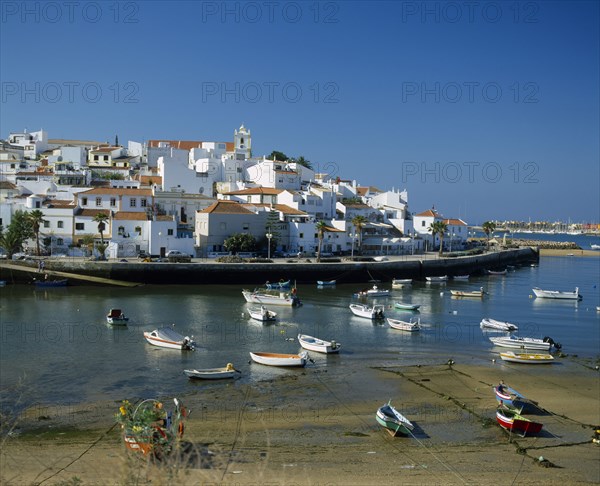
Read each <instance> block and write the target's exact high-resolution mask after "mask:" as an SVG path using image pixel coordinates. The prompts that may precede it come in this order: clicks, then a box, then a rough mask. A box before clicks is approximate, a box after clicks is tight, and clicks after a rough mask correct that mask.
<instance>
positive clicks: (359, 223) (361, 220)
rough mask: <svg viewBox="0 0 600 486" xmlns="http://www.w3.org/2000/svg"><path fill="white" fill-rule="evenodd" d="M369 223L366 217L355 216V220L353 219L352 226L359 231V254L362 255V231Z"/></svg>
mask: <svg viewBox="0 0 600 486" xmlns="http://www.w3.org/2000/svg"><path fill="white" fill-rule="evenodd" d="M367 223H368V220H367V218H365V217H364V216H360V215H358V216H354V218H352V224H353V225H354V227H355V228H356V231H358V248H359V252H360V253H361V254H362V230H363V228H364V226H365V225H366V224H367Z"/></svg>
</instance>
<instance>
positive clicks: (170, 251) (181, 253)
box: [166, 250, 188, 258]
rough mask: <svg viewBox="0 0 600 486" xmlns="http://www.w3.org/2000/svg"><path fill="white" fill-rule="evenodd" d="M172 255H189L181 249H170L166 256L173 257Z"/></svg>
mask: <svg viewBox="0 0 600 486" xmlns="http://www.w3.org/2000/svg"><path fill="white" fill-rule="evenodd" d="M172 256H188V255H186V254H185V253H183V252H181V251H179V250H169V251H168V252H167V254H166V257H167V258H168V257H172Z"/></svg>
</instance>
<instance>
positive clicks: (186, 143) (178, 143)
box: [148, 140, 235, 152]
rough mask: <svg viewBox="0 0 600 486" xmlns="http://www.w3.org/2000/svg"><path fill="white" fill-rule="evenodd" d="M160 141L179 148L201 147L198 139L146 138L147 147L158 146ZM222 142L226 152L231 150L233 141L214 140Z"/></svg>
mask: <svg viewBox="0 0 600 486" xmlns="http://www.w3.org/2000/svg"><path fill="white" fill-rule="evenodd" d="M160 143H168V144H169V146H170V147H172V148H174V149H179V150H191V149H193V148H202V143H203V142H202V141H200V140H148V147H158V145H159V144H160ZM214 143H224V144H225V150H226V151H227V152H233V150H234V148H235V147H234V144H233V142H214Z"/></svg>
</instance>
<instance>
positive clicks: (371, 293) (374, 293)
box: [354, 285, 390, 297]
mask: <svg viewBox="0 0 600 486" xmlns="http://www.w3.org/2000/svg"><path fill="white" fill-rule="evenodd" d="M389 295H390V291H389V290H386V289H380V288H379V287H377V285H373V288H371V289H365V290H361V291H360V292H356V293H355V294H354V296H355V297H389Z"/></svg>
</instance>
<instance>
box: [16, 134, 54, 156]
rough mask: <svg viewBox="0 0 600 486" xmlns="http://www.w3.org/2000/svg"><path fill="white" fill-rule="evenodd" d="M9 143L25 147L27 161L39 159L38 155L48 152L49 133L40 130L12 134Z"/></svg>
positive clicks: (24, 152)
mask: <svg viewBox="0 0 600 486" xmlns="http://www.w3.org/2000/svg"><path fill="white" fill-rule="evenodd" d="M8 143H9V144H11V145H16V146H19V147H23V156H24V157H25V158H26V159H32V160H35V159H37V157H38V155H39V154H41V153H42V152H45V151H46V150H48V148H49V146H48V132H46V131H44V130H39V131H37V132H28V131H27V130H25V131H23V132H22V133H11V134H9V136H8Z"/></svg>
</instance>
